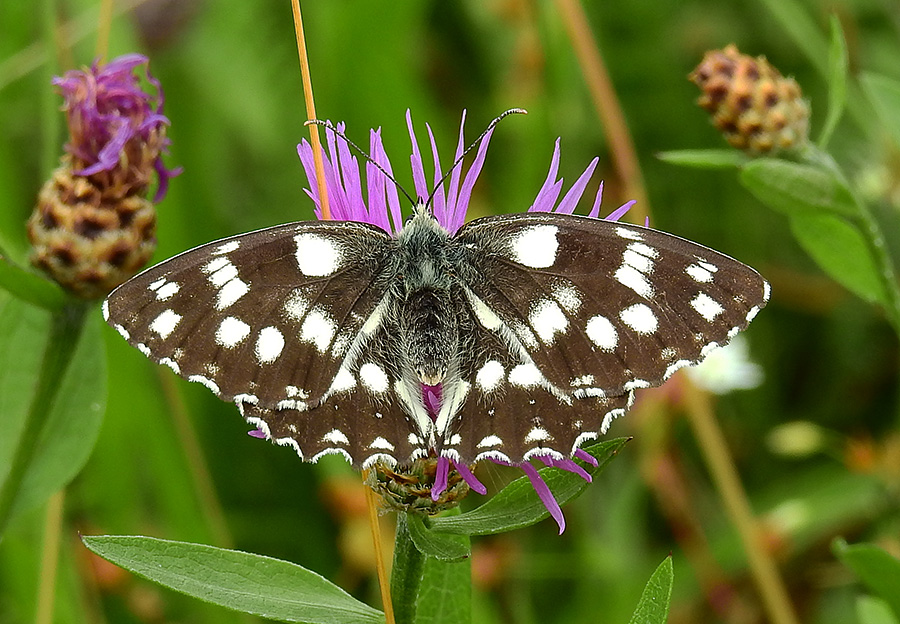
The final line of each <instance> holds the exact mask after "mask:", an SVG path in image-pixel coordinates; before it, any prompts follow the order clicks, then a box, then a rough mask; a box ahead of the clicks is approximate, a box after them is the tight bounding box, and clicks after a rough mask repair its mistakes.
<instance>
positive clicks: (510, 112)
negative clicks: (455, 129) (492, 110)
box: [425, 108, 528, 206]
mask: <svg viewBox="0 0 900 624" xmlns="http://www.w3.org/2000/svg"><path fill="white" fill-rule="evenodd" d="M513 114H515V115H527V114H528V111H527V110H525V109H524V108H511V109H509V110H507V111H503V112H502V113H500V114H499V115H497V116H496V117H494V120H493V121H491V123H489V124H488V126H487V128H485V129H484V132H482V133H481V134H480V135H478V138H477V139H475V140H474V141H472V143H471V144H470V145H469V147H467V148H466V150H465V151H464V152H463V153H462V154H460V155H459V158H457V159H456V160H454V161H453V164H452V165H450V168H449V169H448V170H447V173H445V174H444V176H443V177H442V178H441V179H440V180H438V183H437V184H435V185H434V190H432V191H431V195H429V196H428V199H427V200H426V201H425V205H426V206H428V205H429V204H431V200H432V199H434V195H435V193H437V191H438V189H439V188H441V185H442V184H443V183H444V181H445V180H446V179H447V178H449V177H450V174H451V173H453V170H454V169H456V168H457V167H458V166H459V163H461V162H462V161H463V159H464V158H465V157H466V156H467V155H468V154H469V152H471V151H472V150H473V149H475V147H476V146H478V145H479V144H480V143H481V141H482V140H483V139H484V137H486V136H487V135H488V133H489V132H490V131H491V130H493V129H494V127H495V126H496V125H497V124H498V123H500V122H501V121H502V120H503V119H504V118H505V117H508V116H509V115H513Z"/></svg>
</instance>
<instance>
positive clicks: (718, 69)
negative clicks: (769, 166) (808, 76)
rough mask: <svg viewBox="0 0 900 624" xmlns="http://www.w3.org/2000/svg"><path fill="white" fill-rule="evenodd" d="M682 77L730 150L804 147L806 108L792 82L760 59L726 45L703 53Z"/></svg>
mask: <svg viewBox="0 0 900 624" xmlns="http://www.w3.org/2000/svg"><path fill="white" fill-rule="evenodd" d="M688 78H689V79H690V80H691V81H692V82H693V83H694V84H696V85H697V86H698V87H700V89H701V90H702V92H703V93H702V95H701V96H700V98H699V99H698V100H697V103H698V104H699V105H700V106H701V107H702V108H704V109H706V110H707V111H708V112H709V113H710V114H711V115H712V121H713V125H714V126H715V127H716V128H717V129H718V130H719V131H720V132H721V133H722V134H724V135H725V138H726V139H727V140H728V142H729V143H730V144H731V145H732V146H733V147H736V148H738V149H740V150H744V151H746V152H749V153H750V154H754V155H759V154H774V153H777V152H780V151H786V150H796V149H798V148H800V147H803V146H804V145H805V144H806V142H807V140H808V136H809V104H808V103H807V102H806V100H804V99H803V98H802V93H801V91H800V86H799V85H798V84H797V81H795V80H794V79H793V78H785V77H784V76H782V75H781V74H780V73H779V71H778V70H777V69H775V68H774V67H772V66H771V65H770V64H769V62H768V61H767V60H766V58H765V57H763V56H760V57H757V58H755V59H754V58H752V57H750V56H747V55H745V54H741V53H740V52H739V51H738V49H737V48H736V47H735V46H734V45H729V46H727V47H725V49H724V50H712V51H710V52H707V53H706V55H705V56H704V57H703V62H701V63H700V64H699V65H698V66H697V68H696V69H695V70H694V71H693V72H692V73H691V74H690V76H688Z"/></svg>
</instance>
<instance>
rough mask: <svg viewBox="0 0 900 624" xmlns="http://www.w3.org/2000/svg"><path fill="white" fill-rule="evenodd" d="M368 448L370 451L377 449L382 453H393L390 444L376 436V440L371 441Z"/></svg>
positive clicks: (392, 447) (392, 446)
mask: <svg viewBox="0 0 900 624" xmlns="http://www.w3.org/2000/svg"><path fill="white" fill-rule="evenodd" d="M369 448H370V449H379V450H383V451H393V450H394V445H393V444H391V443H390V442H388V441H387V440H385V439H384V438H382V437H381V436H378V437H377V438H375V439H374V440H372V443H371V444H370V445H369Z"/></svg>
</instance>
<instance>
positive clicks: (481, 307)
mask: <svg viewBox="0 0 900 624" xmlns="http://www.w3.org/2000/svg"><path fill="white" fill-rule="evenodd" d="M465 293H466V295H467V297H468V299H469V304H470V305H471V306H472V311H473V312H475V318H477V319H478V322H479V323H481V324H482V326H484V328H485V329H490V330H494V329H497V328H498V327H500V326H501V325H502V324H503V321H501V320H500V317H499V316H497V314H496V313H494V311H493V310H491V309H490V308H489V307H488V305H487V304H486V303H485V302H484V301H482V300H481V299H479V298H478V297H477V296H476V295H475V294H474V293H472V292H471V291H470V290H469V289H468V288H467V289H465Z"/></svg>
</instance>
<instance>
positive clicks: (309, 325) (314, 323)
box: [300, 308, 337, 353]
mask: <svg viewBox="0 0 900 624" xmlns="http://www.w3.org/2000/svg"><path fill="white" fill-rule="evenodd" d="M336 330H337V326H336V325H335V322H334V319H332V318H331V317H330V316H328V314H326V313H325V312H324V311H323V310H322V309H320V308H314V309H313V310H311V311H310V313H309V314H308V315H307V316H306V320H304V321H303V325H302V326H301V327H300V340H302V341H303V342H311V343H313V344H314V345H316V349H318V350H319V353H325V351H326V350H327V349H328V345H330V344H331V341H332V340H333V339H334V332H335V331H336Z"/></svg>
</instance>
